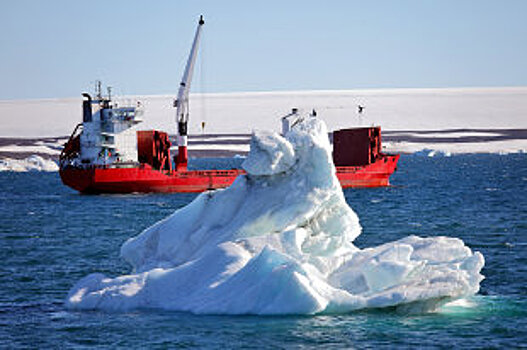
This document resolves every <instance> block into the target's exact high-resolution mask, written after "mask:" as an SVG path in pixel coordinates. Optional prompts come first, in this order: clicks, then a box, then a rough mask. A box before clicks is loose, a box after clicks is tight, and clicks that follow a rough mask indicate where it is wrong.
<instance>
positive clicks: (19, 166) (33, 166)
mask: <svg viewBox="0 0 527 350" xmlns="http://www.w3.org/2000/svg"><path fill="white" fill-rule="evenodd" d="M58 170H59V166H58V165H57V163H55V162H54V161H53V160H51V159H44V158H42V157H41V156H38V155H36V154H35V155H32V156H29V157H27V158H25V159H11V158H6V159H1V160H0V171H16V172H27V171H47V172H52V171H58Z"/></svg>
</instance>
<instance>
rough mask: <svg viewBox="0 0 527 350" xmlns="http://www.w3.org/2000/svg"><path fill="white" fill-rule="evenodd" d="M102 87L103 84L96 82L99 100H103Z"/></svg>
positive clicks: (96, 92)
mask: <svg viewBox="0 0 527 350" xmlns="http://www.w3.org/2000/svg"><path fill="white" fill-rule="evenodd" d="M101 85H102V83H101V81H100V80H97V81H96V82H95V95H96V96H97V99H98V100H102V93H101Z"/></svg>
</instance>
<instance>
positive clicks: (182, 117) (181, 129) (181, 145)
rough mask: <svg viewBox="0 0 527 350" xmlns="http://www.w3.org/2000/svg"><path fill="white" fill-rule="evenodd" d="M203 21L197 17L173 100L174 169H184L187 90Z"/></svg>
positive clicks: (201, 17)
mask: <svg viewBox="0 0 527 350" xmlns="http://www.w3.org/2000/svg"><path fill="white" fill-rule="evenodd" d="M203 24H205V22H204V21H203V16H200V17H199V22H198V27H197V29H196V35H195V36H194V42H193V43H192V48H191V50H190V55H189V57H188V61H187V65H186V67H185V72H184V73H183V78H182V79H181V83H180V84H179V91H178V95H177V99H176V101H175V107H176V108H177V109H176V122H177V143H178V155H177V158H176V169H177V170H186V169H187V162H188V155H187V129H188V127H187V126H188V115H189V106H188V99H189V92H190V83H191V82H192V73H193V72H194V64H195V63H196V57H197V55H198V46H199V39H200V36H201V28H202V27H203Z"/></svg>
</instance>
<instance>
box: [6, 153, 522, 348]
mask: <svg viewBox="0 0 527 350" xmlns="http://www.w3.org/2000/svg"><path fill="white" fill-rule="evenodd" d="M192 163H193V165H194V166H195V167H200V168H203V167H207V168H213V167H231V166H236V165H238V164H239V163H240V160H239V159H195V160H192ZM391 182H392V184H393V185H394V186H393V187H390V188H376V189H355V190H353V189H350V190H345V195H346V198H347V201H348V203H350V205H351V206H352V207H353V209H354V210H355V211H356V212H357V214H358V215H359V217H360V220H361V225H362V227H363V233H362V235H361V236H359V238H358V239H357V240H356V242H355V243H356V245H357V246H359V247H361V248H364V247H368V246H373V245H379V244H382V243H385V242H389V241H393V240H396V239H399V238H402V237H405V236H407V235H410V234H417V235H420V236H438V235H446V236H452V237H459V238H461V239H463V241H465V243H466V244H467V245H468V246H469V247H471V248H472V249H473V250H479V251H481V252H482V253H483V255H484V256H485V259H486V265H485V268H484V269H483V274H484V275H485V276H486V279H485V280H484V281H483V282H482V285H481V292H480V294H479V295H477V296H476V297H474V298H472V299H471V300H469V301H468V303H467V304H468V305H465V306H452V307H448V308H444V309H443V310H441V311H440V312H438V313H434V314H427V315H404V314H398V313H396V312H395V311H394V310H392V309H383V310H366V311H360V312H353V313H349V314H343V315H324V316H287V317H256V316H196V315H192V314H187V313H176V312H166V311H134V312H127V313H106V312H99V311H97V312H95V311H94V312H71V311H67V310H66V309H65V308H64V298H65V296H66V294H67V292H68V290H69V289H70V288H71V286H72V285H73V284H74V283H75V282H77V281H78V280H79V279H80V278H82V277H84V276H86V275H87V274H89V273H92V272H102V273H105V274H107V275H109V276H117V275H121V274H125V273H127V272H129V271H130V268H129V266H128V265H127V264H126V263H125V262H124V261H122V260H120V259H119V249H120V246H121V244H122V243H123V242H124V241H125V240H126V239H127V238H129V237H131V236H134V235H136V234H138V233H139V232H140V231H141V230H143V229H144V228H146V227H148V226H150V225H152V224H153V223H155V222H157V221H158V220H160V219H162V218H164V217H166V216H167V215H169V214H171V213H172V212H173V211H174V210H175V209H177V208H179V207H182V206H184V205H186V204H187V203H189V202H190V201H191V200H192V199H193V198H194V197H195V195H194V194H149V195H139V194H132V195H99V196H86V195H79V194H77V193H76V192H74V191H72V190H70V189H69V188H66V187H64V186H63V185H62V184H61V182H60V178H59V176H58V174H54V173H5V172H4V173H0V259H1V264H0V347H1V348H10V349H11V348H46V349H47V348H87V347H97V348H150V349H155V348H160V349H164V348H180V347H185V348H238V347H243V348H256V349H261V348H273V349H274V348H393V347H424V348H452V347H456V348H458V347H463V348H480V347H486V348H504V347H527V301H526V296H527V209H526V208H527V155H525V154H515V155H456V156H452V157H436V158H429V157H424V156H419V155H403V156H402V157H401V160H400V163H399V170H398V171H397V172H396V173H395V174H394V175H393V176H392V179H391Z"/></svg>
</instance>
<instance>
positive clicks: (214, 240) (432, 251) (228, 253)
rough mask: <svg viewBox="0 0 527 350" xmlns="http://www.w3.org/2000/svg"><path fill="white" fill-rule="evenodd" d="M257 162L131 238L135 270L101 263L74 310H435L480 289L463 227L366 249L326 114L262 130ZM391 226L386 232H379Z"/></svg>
mask: <svg viewBox="0 0 527 350" xmlns="http://www.w3.org/2000/svg"><path fill="white" fill-rule="evenodd" d="M243 168H244V169H245V170H246V171H247V174H246V175H244V176H240V177H238V179H237V180H236V181H235V182H234V184H233V185H232V186H231V187H229V188H227V189H224V190H217V191H211V192H206V193H203V194H201V195H199V196H198V197H197V198H196V199H195V200H194V201H193V202H191V203H190V204H189V205H187V206H186V207H184V208H181V209H179V210H177V211H176V212H174V213H173V214H172V215H171V216H169V217H167V218H166V219H164V220H162V221H160V222H158V223H156V224H155V225H153V226H152V227H150V228H148V229H146V230H145V231H144V232H142V233H141V234H139V235H138V236H136V237H134V238H131V239H129V240H128V241H127V242H125V243H124V244H123V246H122V247H121V256H122V257H123V258H124V259H125V260H126V261H127V262H129V263H130V264H131V265H132V267H133V270H132V272H131V274H129V275H125V276H119V277H115V278H110V277H107V276H105V275H103V274H91V275H89V276H87V277H85V278H83V279H81V280H80V281H78V282H77V283H76V284H75V286H73V288H72V289H71V290H70V292H69V294H68V296H67V299H66V305H67V307H68V308H70V309H102V310H114V311H122V310H130V309H150V308H154V309H166V310H177V311H189V312H193V313H208V314H320V313H343V312H349V311H352V310H357V309H363V308H381V307H396V308H398V309H400V310H403V311H411V312H429V311H433V310H436V309H437V308H438V307H439V306H441V305H443V304H445V303H447V302H451V301H454V300H457V299H461V298H465V297H467V296H470V295H473V294H475V293H477V292H478V290H479V283H480V282H481V280H482V279H483V276H482V275H481V274H480V271H481V269H482V267H483V265H484V259H483V256H482V255H481V254H480V253H479V252H472V251H471V250H470V249H469V248H468V247H467V246H465V244H464V243H463V241H461V240H460V239H456V238H448V237H435V238H419V237H417V236H410V237H406V238H404V239H401V240H398V241H395V242H390V243H386V244H383V245H381V246H377V247H372V248H366V249H358V248H357V247H355V246H354V245H353V243H352V242H353V240H354V239H355V238H356V237H357V236H358V235H359V234H360V233H361V226H360V224H359V219H358V217H357V215H356V214H355V213H354V211H353V210H352V209H351V208H350V207H349V206H348V204H347V203H346V201H345V199H344V195H343V193H342V189H341V187H340V185H339V182H338V179H337V178H336V176H335V168H334V165H333V163H332V157H331V151H330V144H329V140H328V137H327V129H326V126H325V124H324V123H323V122H322V121H320V120H319V119H316V118H306V119H305V120H304V121H303V122H301V123H299V124H297V125H296V126H295V127H294V128H293V129H292V130H291V131H290V132H289V133H288V134H287V135H286V137H285V138H284V137H282V136H280V135H278V134H277V133H271V132H259V133H258V132H257V133H255V134H254V135H253V136H252V140H251V152H250V153H249V155H248V157H247V158H246V160H245V161H244V163H243ZM378 234H379V235H382V232H379V233H378Z"/></svg>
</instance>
